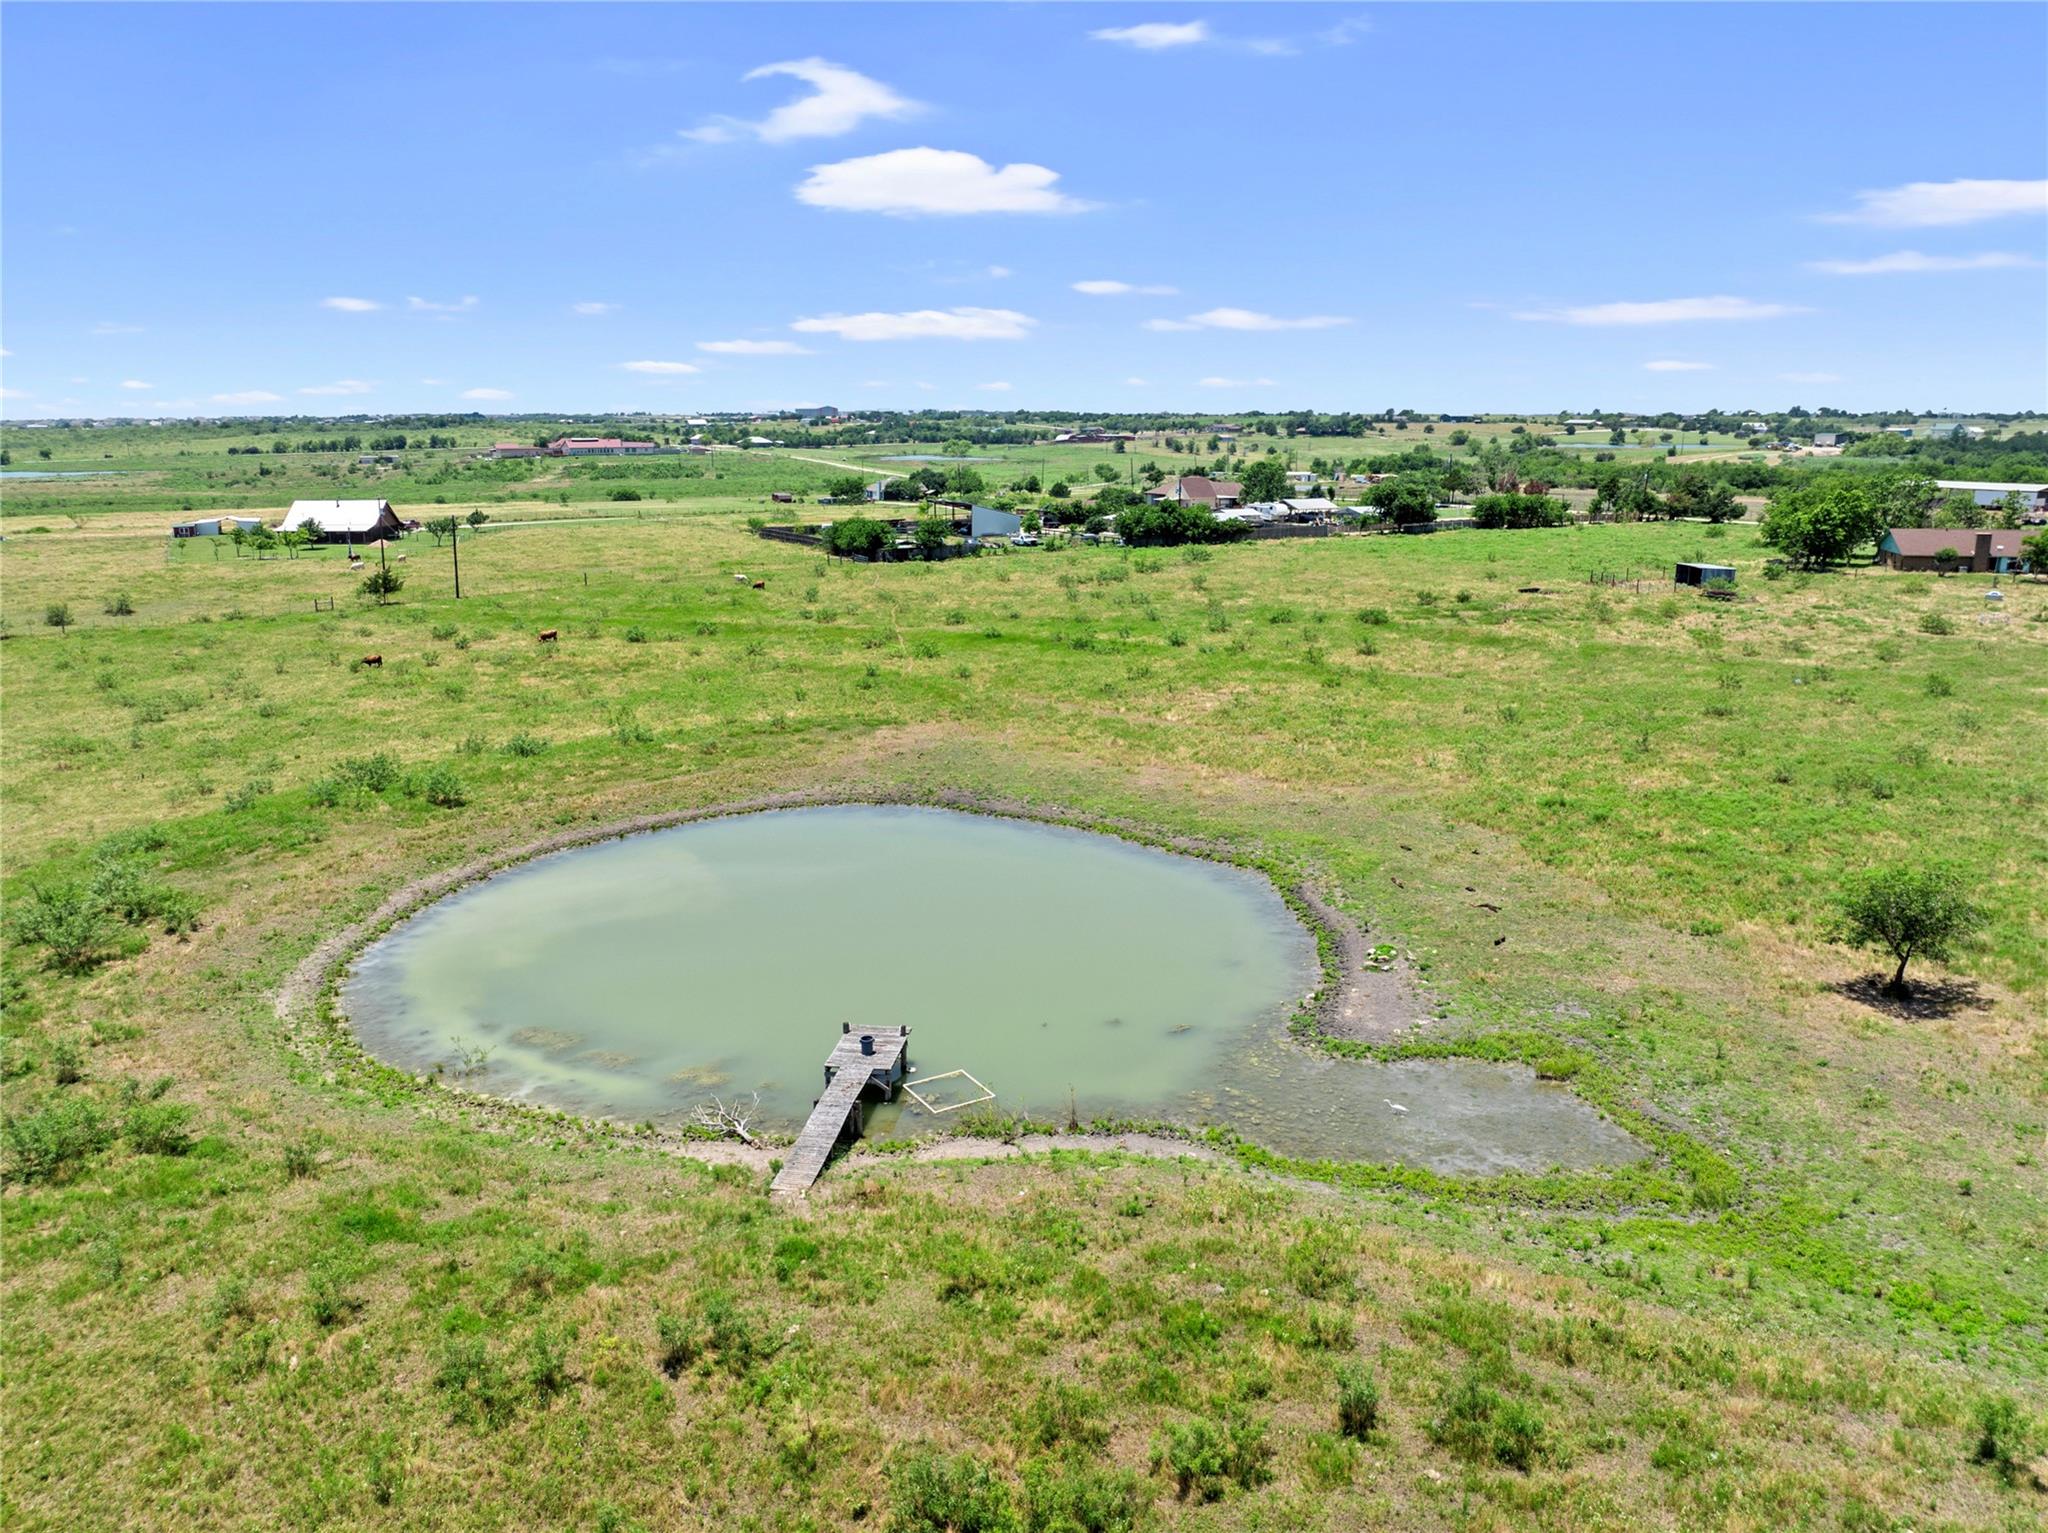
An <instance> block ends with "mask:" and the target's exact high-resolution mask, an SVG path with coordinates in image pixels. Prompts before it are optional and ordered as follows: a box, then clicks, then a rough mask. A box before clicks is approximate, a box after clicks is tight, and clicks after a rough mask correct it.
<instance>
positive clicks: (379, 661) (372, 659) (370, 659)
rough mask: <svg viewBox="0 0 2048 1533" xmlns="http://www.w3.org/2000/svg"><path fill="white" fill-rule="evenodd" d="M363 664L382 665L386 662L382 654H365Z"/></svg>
mask: <svg viewBox="0 0 2048 1533" xmlns="http://www.w3.org/2000/svg"><path fill="white" fill-rule="evenodd" d="M363 664H364V665H366V666H367V665H375V666H382V665H383V664H384V657H383V656H382V655H365V656H363Z"/></svg>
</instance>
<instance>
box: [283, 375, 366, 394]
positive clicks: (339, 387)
mask: <svg viewBox="0 0 2048 1533" xmlns="http://www.w3.org/2000/svg"><path fill="white" fill-rule="evenodd" d="M299 392H300V393H301V394H323V395H324V394H374V393H376V392H377V385H376V384H374V383H366V382H365V381H364V380H362V379H361V378H337V379H335V381H334V382H332V383H310V384H308V385H306V387H304V388H302V389H300V390H299Z"/></svg>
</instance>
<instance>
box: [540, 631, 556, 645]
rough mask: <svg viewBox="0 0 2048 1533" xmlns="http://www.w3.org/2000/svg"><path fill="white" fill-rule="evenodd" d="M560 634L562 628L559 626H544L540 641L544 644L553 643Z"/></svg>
mask: <svg viewBox="0 0 2048 1533" xmlns="http://www.w3.org/2000/svg"><path fill="white" fill-rule="evenodd" d="M560 636H561V630H560V629H557V628H543V629H542V630H541V631H540V641H541V643H543V644H552V643H554V642H555V640H556V639H557V638H559V637H560Z"/></svg>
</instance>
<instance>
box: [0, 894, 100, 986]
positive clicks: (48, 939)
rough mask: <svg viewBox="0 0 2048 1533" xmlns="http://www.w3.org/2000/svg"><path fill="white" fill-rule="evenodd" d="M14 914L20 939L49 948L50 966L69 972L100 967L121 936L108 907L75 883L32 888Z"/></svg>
mask: <svg viewBox="0 0 2048 1533" xmlns="http://www.w3.org/2000/svg"><path fill="white" fill-rule="evenodd" d="M13 917H14V934H15V937H16V939H17V940H18V941H21V942H26V943H32V944H34V945H35V946H38V947H41V948H43V949H44V950H46V951H47V952H48V954H49V962H50V966H51V967H52V968H56V969H61V970H63V971H64V972H65V973H66V974H86V973H89V972H91V971H92V970H93V969H96V968H98V967H99V966H100V965H101V964H103V963H105V962H106V961H107V959H109V958H111V957H112V956H113V952H114V944H115V942H116V941H117V939H118V937H119V932H118V930H117V929H116V926H115V923H114V920H113V918H112V917H111V916H110V915H109V914H108V912H107V907H106V906H105V905H104V904H102V903H101V902H100V901H99V900H97V899H94V898H93V897H92V895H91V894H90V892H88V891H87V890H84V889H80V888H77V887H75V886H65V887H59V888H31V889H30V890H29V892H28V895H27V897H26V898H24V899H23V900H22V901H21V902H20V903H19V904H18V905H16V907H15V909H14V911H13Z"/></svg>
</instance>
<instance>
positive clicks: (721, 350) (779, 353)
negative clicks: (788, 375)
mask: <svg viewBox="0 0 2048 1533" xmlns="http://www.w3.org/2000/svg"><path fill="white" fill-rule="evenodd" d="M697 349H698V350H699V351H708V352H711V353H713V354H714V355H717V356H721V357H808V356H810V355H811V349H810V347H808V346H799V345H797V343H796V342H795V341H699V342H698V343H697ZM692 371H695V369H692Z"/></svg>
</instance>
